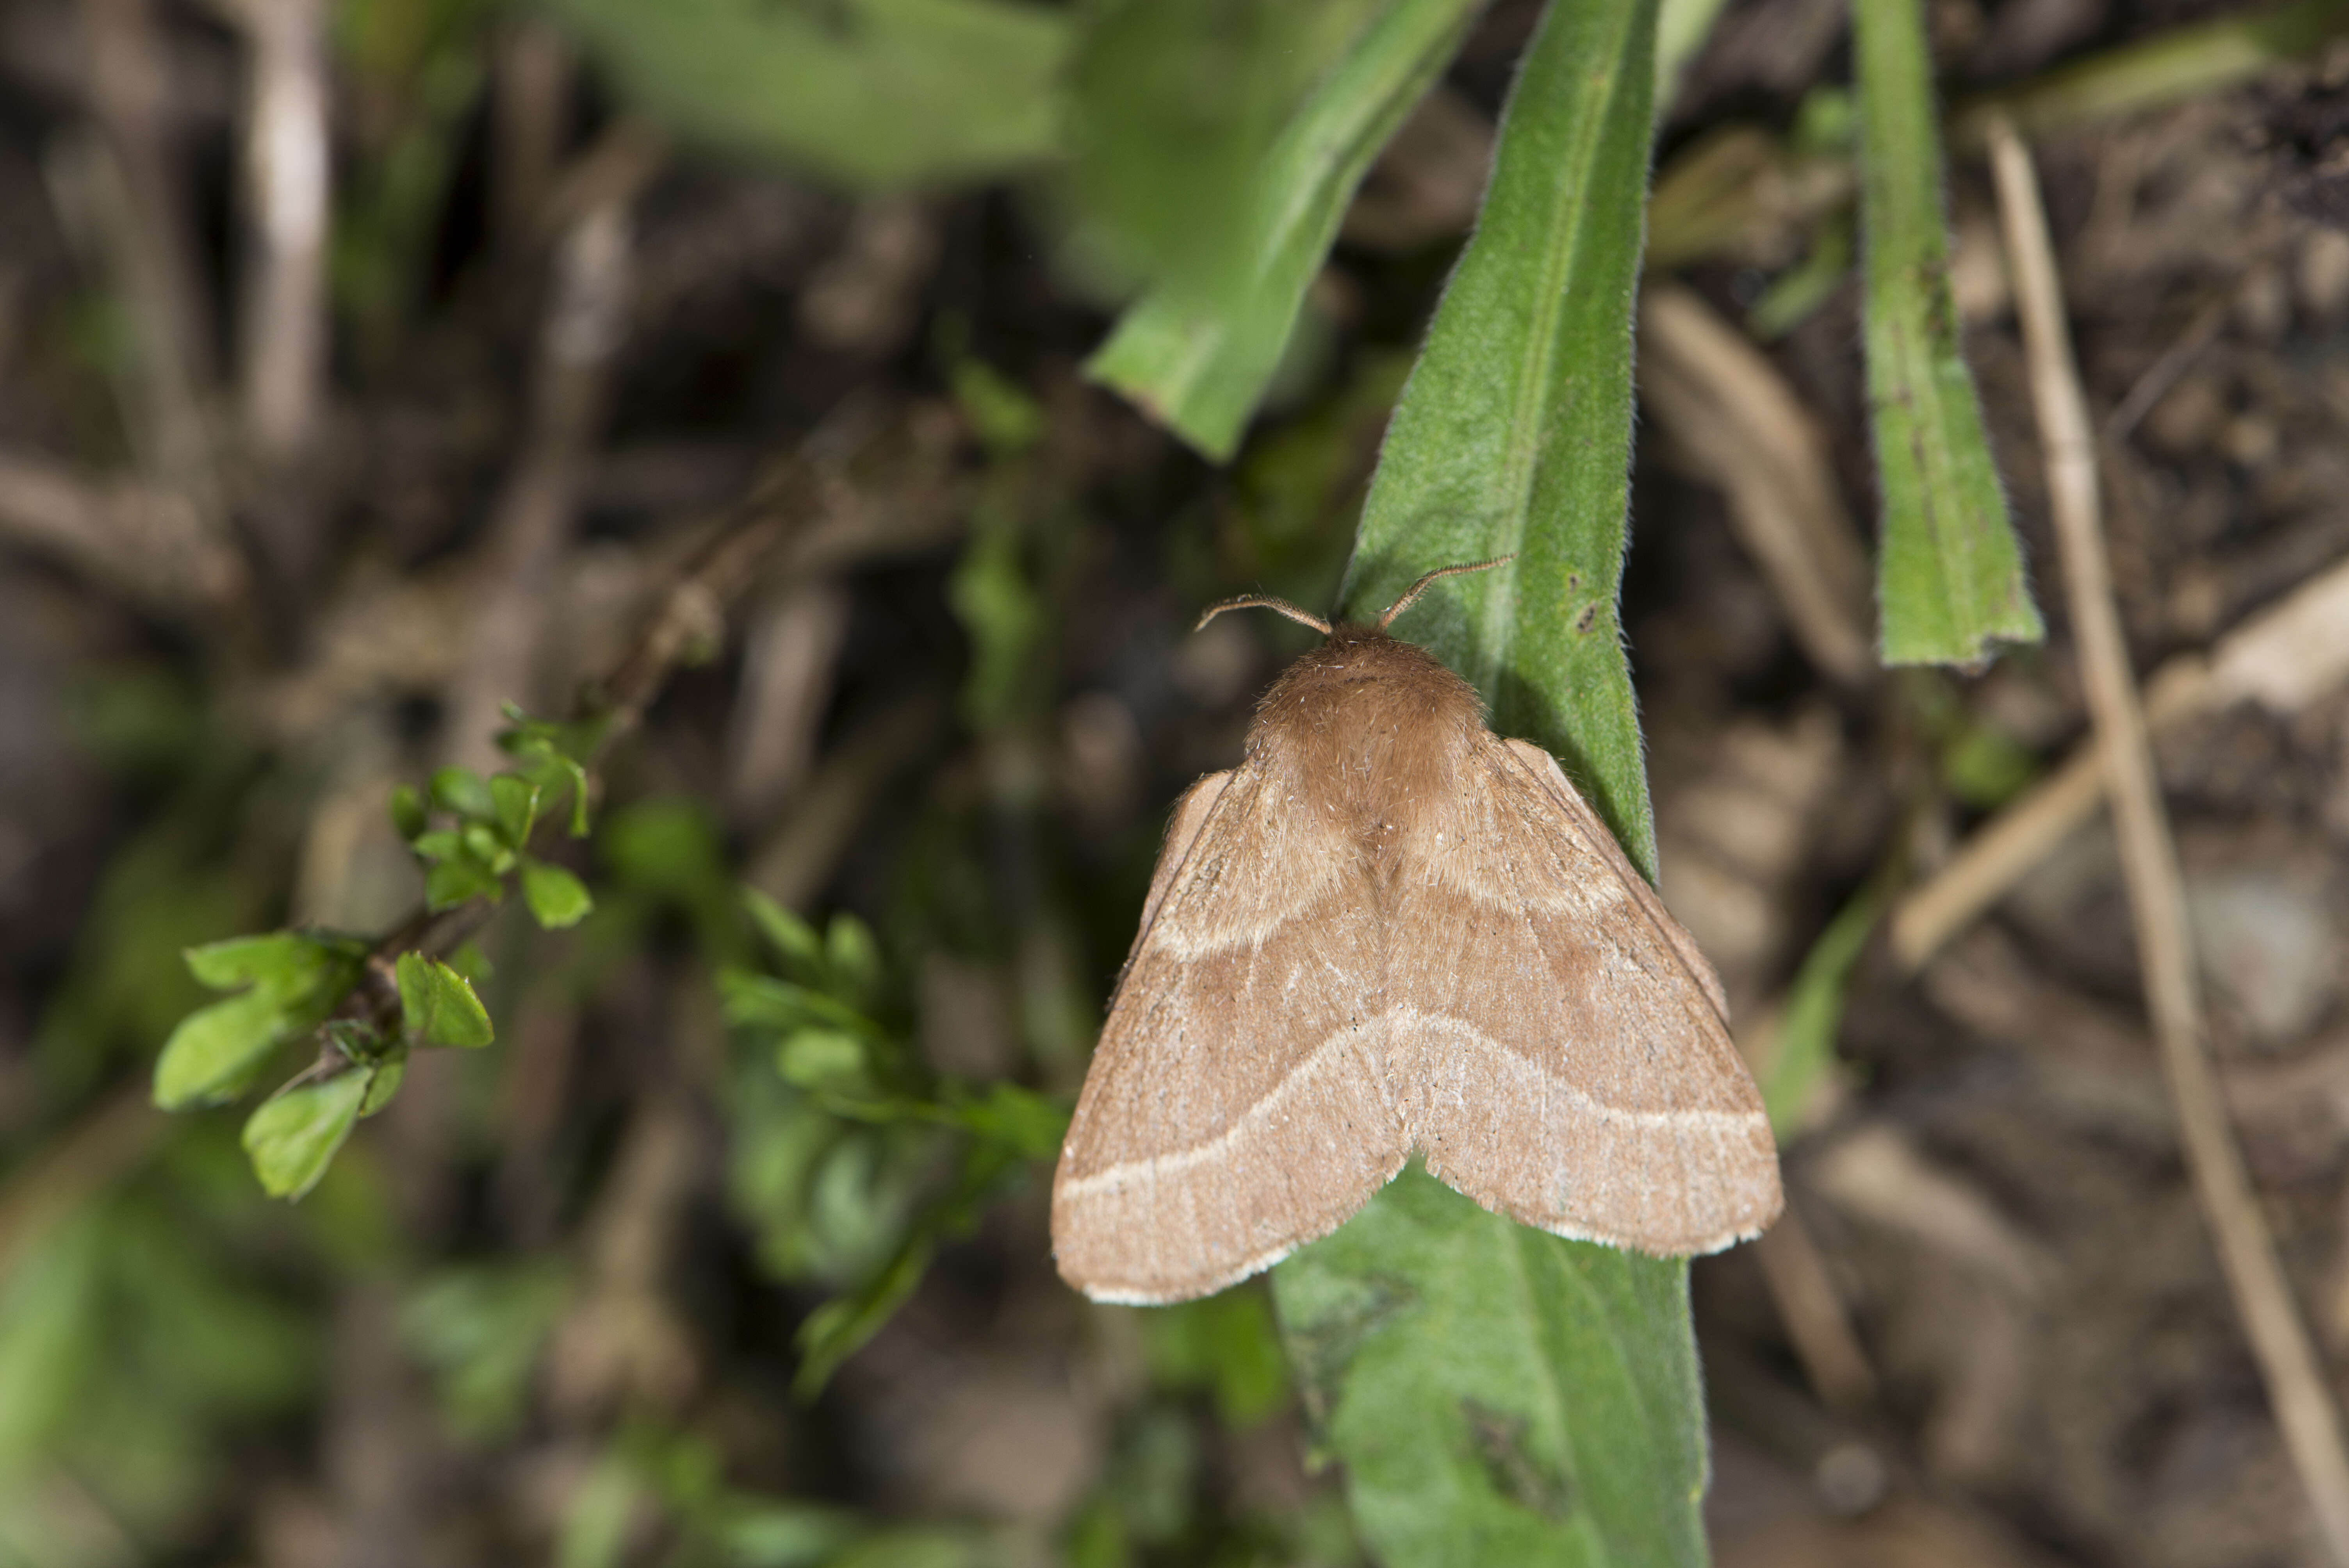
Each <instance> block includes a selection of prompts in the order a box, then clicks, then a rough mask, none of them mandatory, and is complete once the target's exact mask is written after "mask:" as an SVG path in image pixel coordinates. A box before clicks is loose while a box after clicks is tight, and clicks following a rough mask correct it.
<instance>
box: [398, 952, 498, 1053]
mask: <svg viewBox="0 0 2349 1568" xmlns="http://www.w3.org/2000/svg"><path fill="white" fill-rule="evenodd" d="M398 975H399V1012H400V1016H401V1017H402V1019H403V1020H405V1022H406V1024H407V1027H408V1036H409V1039H410V1040H412V1041H414V1042H415V1043H416V1044H418V1045H425V1046H458V1047H468V1048H471V1047H479V1046H486V1045H488V1044H489V1043H490V1042H491V1041H492V1039H494V1038H495V1037H496V1032H495V1031H494V1030H493V1029H492V1028H491V1026H490V1014H489V1009H487V1008H486V1007H483V1006H481V998H480V997H478V996H476V995H473V987H472V986H471V985H470V984H468V983H467V982H466V979H465V977H464V976H463V975H460V974H458V973H457V972H456V971H455V970H454V969H451V968H450V967H449V966H448V965H446V964H443V963H441V962H440V960H438V959H435V958H427V957H426V956H425V955H424V954H421V953H403V954H400V955H399V965H398Z"/></svg>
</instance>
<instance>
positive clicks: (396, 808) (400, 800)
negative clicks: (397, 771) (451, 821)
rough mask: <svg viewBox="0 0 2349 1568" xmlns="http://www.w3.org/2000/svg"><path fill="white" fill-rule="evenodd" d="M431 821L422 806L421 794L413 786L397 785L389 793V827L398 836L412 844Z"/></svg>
mask: <svg viewBox="0 0 2349 1568" xmlns="http://www.w3.org/2000/svg"><path fill="white" fill-rule="evenodd" d="M430 820H431V817H430V814H429V810H427V808H426V806H425V804H424V796H423V793H422V792H421V791H420V790H419V789H417V788H416V786H415V785H413V784H401V785H397V786H395V787H394V788H393V789H392V791H391V825H392V827H393V829H394V830H396V831H398V834H399V836H400V837H401V838H403V839H406V840H407V841H409V843H411V844H412V843H414V842H415V841H416V840H417V837H418V835H419V834H420V833H422V832H423V831H424V830H425V827H426V826H427V824H429V821H430Z"/></svg>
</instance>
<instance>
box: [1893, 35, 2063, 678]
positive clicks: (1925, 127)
mask: <svg viewBox="0 0 2349 1568" xmlns="http://www.w3.org/2000/svg"><path fill="white" fill-rule="evenodd" d="M1853 20H1854V23H1855V27H1856V36H1855V40H1854V42H1855V52H1856V54H1857V68H1858V73H1859V97H1860V154H1861V156H1860V162H1861V188H1862V202H1861V207H1862V214H1863V218H1864V221H1865V226H1866V231H1867V247H1868V401H1869V404H1870V409H1871V413H1872V415H1873V418H1874V423H1875V437H1876V472H1877V482H1878V487H1879V489H1880V490H1881V498H1880V499H1881V503H1882V506H1883V516H1884V527H1883V537H1882V543H1881V545H1880V546H1879V548H1878V554H1877V592H1878V598H1879V600H1880V602H1881V603H1880V618H1881V623H1882V626H1883V647H1882V650H1881V651H1882V655H1883V658H1884V662H1885V663H1886V664H1889V665H1920V664H1952V665H1964V664H1978V663H1980V662H1981V661H1982V660H1984V659H1986V658H1988V657H1989V656H1990V655H1991V654H1992V644H1993V643H1996V642H1998V641H2002V640H2003V641H2008V642H2036V641H2038V640H2039V638H2040V636H2041V634H2042V633H2041V627H2040V624H2039V611H2038V609H2037V607H2036V606H2035V605H2033V603H2032V602H2031V590H2030V588H2029V586H2028V585H2027V584H2026V583H2024V582H2023V562H2022V555H2021V552H2020V551H2019V550H2018V549H2017V548H2016V545H2015V540H2014V531H2013V528H2012V527H2011V526H2010V525H2009V523H2008V521H2007V514H2006V497H2005V494H2004V492H2003V491H2002V490H2000V488H1999V481H1998V469H1997V467H1996V465H1995V464H1994V463H1993V462H1992V459H1991V454H1990V447H1989V444H1988V443H1987V442H1986V441H1985V440H1984V439H1983V437H1982V408H1981V406H1980V404H1979V403H1978V402H1977V401H1976V399H1975V397H1974V384H1973V377H1972V376H1971V373H1970V372H1969V371H1968V370H1967V369H1966V363H1965V359H1964V357H1963V356H1962V355H1961V352H1960V350H1959V344H1958V310H1957V303H1956V301H1955V299H1954V298H1953V297H1952V295H1951V289H1950V264H1949V263H1950V242H1949V233H1948V231H1947V228H1946V226H1945V224H1944V222H1943V219H1942V212H1941V153H1940V144H1939V141H1938V139H1936V136H1935V134H1934V127H1933V81H1932V76H1931V72H1930V67H1929V63H1928V58H1927V55H1926V51H1925V29H1924V19H1923V15H1922V13H1921V6H1920V0H1857V3H1856V5H1854V8H1853Z"/></svg>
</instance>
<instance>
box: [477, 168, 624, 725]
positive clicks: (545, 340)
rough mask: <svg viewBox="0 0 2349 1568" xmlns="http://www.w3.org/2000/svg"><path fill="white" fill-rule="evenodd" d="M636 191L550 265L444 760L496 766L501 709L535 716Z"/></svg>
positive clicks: (586, 224)
mask: <svg viewBox="0 0 2349 1568" xmlns="http://www.w3.org/2000/svg"><path fill="white" fill-rule="evenodd" d="M632 195H633V191H630V190H623V191H617V192H614V193H612V194H611V196H610V198H609V199H608V200H605V201H600V202H598V203H597V204H596V205H595V206H593V207H590V208H588V209H587V210H586V211H584V212H583V213H581V214H580V216H579V217H578V219H577V220H576V221H575V222H573V223H572V224H571V226H570V227H569V228H568V229H567V230H566V231H565V232H564V236H563V239H562V242H561V243H560V244H559V245H558V247H557V250H556V255H555V269H554V272H555V277H554V288H553V291H552V294H551V296H550V298H549V300H548V304H547V315H546V321H545V324H544V325H543V328H542V329H541V333H540V346H539V361H538V366H537V376H536V385H535V387H533V397H532V411H531V421H530V429H529V435H528V437H527V438H526V441H527V444H526V445H525V447H524V449H523V454H522V457H521V459H520V461H519V462H517V463H516V465H515V467H514V470H513V473H512V475H511V476H510V477H509V479H508V480H507V482H506V488H505V491H504V493H503V495H502V497H501V498H500V500H499V502H498V510H497V515H496V518H495V520H494V521H492V524H491V527H490V542H489V549H488V555H489V561H488V563H487V569H488V573H489V575H488V581H487V583H485V585H484V588H483V591H482V593H481V600H480V603H479V607H478V610H477V612H476V614H475V616H474V621H473V635H472V639H471V645H470V647H469V648H468V650H467V655H466V658H465V661H464V663H463V664H462V665H460V666H459V669H458V672H457V676H456V678H455V680H454V681H453V682H451V684H450V695H449V718H448V729H447V733H448V737H449V746H448V750H449V755H450V760H451V761H452V762H455V763H456V764H458V765H460V766H462V767H468V768H474V769H489V768H492V767H494V766H495V765H496V761H497V754H496V748H495V740H494V737H495V736H496V734H497V732H498V730H499V729H500V728H502V727H503V720H502V717H501V715H502V712H503V708H504V705H505V704H506V703H508V702H520V703H523V705H525V706H530V705H531V704H532V702H533V697H534V696H535V694H534V692H533V689H532V687H533V676H535V673H536V671H535V665H536V664H537V661H538V653H539V647H540V645H541V644H542V642H543V640H544V633H545V629H546V624H547V609H548V604H549V602H550V600H551V598H552V587H553V580H554V573H555V570H556V568H557V566H558V564H559V563H560V562H561V560H562V557H563V552H564V546H565V545H566V544H567V543H568V542H569V540H570V536H571V525H572V523H573V521H574V517H575V514H576V512H577V505H576V500H577V495H576V492H577V490H578V481H579V468H580V460H581V458H582V456H583V454H584V453H585V450H586V448H587V445H588V443H589V442H590V441H591V440H592V439H593V438H594V436H595V426H596V423H597V421H598V420H599V419H600V418H601V417H602V413H603V406H604V400H605V380H606V376H607V372H608V371H609V369H610V366H611V363H612V356H613V355H614V353H615V351H616V348H617V346H618V344H619V339H620V335H621V332H622V329H623V326H624V324H625V322H626V316H627V300H628V273H629V255H630V251H631V242H630V237H629V232H628V204H629V200H630V197H631V196H632Z"/></svg>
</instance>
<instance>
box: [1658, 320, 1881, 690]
mask: <svg viewBox="0 0 2349 1568" xmlns="http://www.w3.org/2000/svg"><path fill="white" fill-rule="evenodd" d="M1640 396H1641V397H1642V398H1643V399H1644V400H1645V401H1646V403H1647V406H1648V407H1649V408H1650V409H1651V411H1652V412H1653V413H1654V415H1655V417H1656V418H1657V421H1658V422H1659V423H1660V424H1661V425H1662V426H1663V427H1664V428H1665V429H1666V430H1667V431H1669V432H1670V434H1671V437H1672V438H1673V439H1674V441H1675V442H1676V443H1677V445H1678V446H1679V447H1680V448H1681V449H1683V450H1684V451H1686V453H1687V454H1688V456H1689V457H1690V458H1691V459H1692V460H1693V462H1694V464H1695V466H1696V467H1697V468H1699V469H1702V473H1703V476H1704V477H1705V478H1706V479H1708V480H1711V481H1712V482H1713V484H1715V485H1717V486H1719V487H1720V488H1721V490H1722V491H1723V493H1724V494H1725V495H1726V496H1727V498H1728V500H1729V520H1730V524H1731V527H1732V529H1733V531H1734V532H1735V533H1736V535H1737V542H1739V543H1740V544H1742V545H1744V547H1745V552H1746V553H1747V554H1748V555H1751V556H1752V557H1753V558H1754V565H1755V566H1757V567H1758V568H1760V570H1761V573H1762V577H1763V581H1764V582H1765V583H1768V584H1769V585H1770V591H1771V592H1772V593H1774V594H1775V596H1776V597H1777V600H1778V606H1779V608H1780V610H1781V611H1783V612H1784V613H1785V617H1786V624H1787V627H1788V629H1789V630H1790V631H1792V632H1793V633H1794V634H1795V642H1796V643H1797V644H1799V645H1801V647H1802V650H1803V652H1804V653H1805V654H1806V655H1808V657H1809V658H1810V661H1811V662H1812V663H1813V664H1814V665H1817V666H1818V667H1819V669H1820V670H1821V671H1822V672H1823V673H1824V674H1826V676H1828V677H1829V678H1830V679H1833V680H1836V681H1838V682H1841V683H1842V684H1844V685H1846V686H1857V685H1859V684H1860V683H1862V682H1864V681H1865V680H1867V679H1868V676H1869V674H1870V672H1871V671H1873V670H1874V668H1875V665H1876V661H1875V656H1874V651H1873V649H1872V647H1871V645H1870V638H1869V636H1868V558H1867V553H1866V552H1865V551H1864V550H1863V549H1862V547H1861V545H1860V542H1859V530H1858V529H1857V526H1856V525H1855V524H1854V523H1853V522H1852V520H1851V514H1850V512H1849V511H1847V510H1846V509H1845V507H1844V504H1843V497H1842V495H1841V493H1840V492H1839V491H1838V490H1837V488H1836V480H1835V472H1834V469H1833V468H1832V467H1831V465H1830V464H1829V462H1828V460H1827V441H1826V433H1825V432H1824V431H1823V430H1822V429H1821V428H1819V423H1818V420H1817V419H1816V418H1814V417H1813V416H1812V414H1811V411H1810V410H1809V409H1808V408H1806V407H1804V406H1803V401H1802V398H1801V397H1800V396H1799V395H1798V394H1797V393H1796V392H1795V389H1794V387H1791V386H1789V385H1788V384H1787V382H1786V378H1785V377H1783V376H1781V375H1779V374H1778V372H1777V369H1776V367H1775V366H1773V365H1771V363H1770V361H1769V360H1768V359H1767V358H1766V357H1764V356H1763V355H1762V353H1761V352H1760V351H1759V350H1757V349H1755V348H1754V346H1753V345H1752V344H1751V343H1749V342H1747V341H1746V340H1745V337H1744V335H1743V334H1741V333H1739V332H1738V331H1737V329H1736V328H1734V327H1733V326H1732V325H1729V323H1727V322H1725V321H1723V320H1722V319H1721V318H1720V317H1719V316H1718V315H1715V314H1714V313H1713V309H1712V307H1710V306H1709V305H1707V304H1705V303H1704V301H1703V300H1702V299H1701V298H1699V297H1698V296H1697V294H1695V292H1694V291H1693V290H1691V289H1687V288H1683V287H1681V286H1680V285H1678V284H1651V285H1650V286H1649V287H1648V288H1647V289H1646V290H1644V291H1643V292H1642V294H1641V297H1640Z"/></svg>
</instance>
